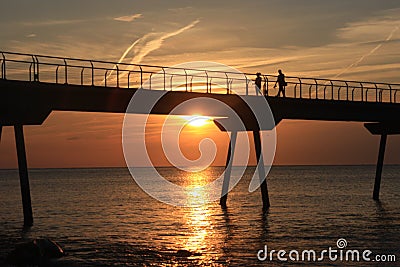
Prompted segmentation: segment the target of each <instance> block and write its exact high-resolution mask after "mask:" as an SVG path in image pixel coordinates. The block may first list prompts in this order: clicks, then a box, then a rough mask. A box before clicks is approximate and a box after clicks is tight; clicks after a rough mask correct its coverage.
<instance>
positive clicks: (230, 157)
mask: <svg viewBox="0 0 400 267" xmlns="http://www.w3.org/2000/svg"><path fill="white" fill-rule="evenodd" d="M236 140H237V132H235V131H233V132H232V133H231V137H230V141H229V148H228V155H227V157H226V164H225V172H224V183H223V185H222V193H221V198H220V200H219V204H220V205H221V207H222V208H226V207H227V206H226V201H227V200H228V191H229V182H230V179H231V173H232V165H233V156H234V154H235V147H236Z"/></svg>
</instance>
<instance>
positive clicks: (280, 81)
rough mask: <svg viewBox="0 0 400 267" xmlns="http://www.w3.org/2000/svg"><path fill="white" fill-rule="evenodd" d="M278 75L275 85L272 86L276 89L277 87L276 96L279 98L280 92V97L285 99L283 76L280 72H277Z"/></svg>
mask: <svg viewBox="0 0 400 267" xmlns="http://www.w3.org/2000/svg"><path fill="white" fill-rule="evenodd" d="M278 73H279V75H278V79H277V80H276V82H275V85H274V88H276V84H278V85H279V91H278V94H277V95H276V96H277V97H279V96H280V95H281V92H282V96H283V97H286V94H285V87H286V85H287V83H286V81H285V74H283V73H282V70H278Z"/></svg>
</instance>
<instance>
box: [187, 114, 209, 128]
mask: <svg viewBox="0 0 400 267" xmlns="http://www.w3.org/2000/svg"><path fill="white" fill-rule="evenodd" d="M184 119H185V120H186V121H187V125H189V126H193V127H203V126H205V125H207V124H210V123H211V122H212V118H210V117H206V116H201V115H192V116H185V117H184Z"/></svg>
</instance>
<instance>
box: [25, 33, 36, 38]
mask: <svg viewBox="0 0 400 267" xmlns="http://www.w3.org/2000/svg"><path fill="white" fill-rule="evenodd" d="M26 37H27V38H35V37H36V34H34V33H31V34H28V35H26Z"/></svg>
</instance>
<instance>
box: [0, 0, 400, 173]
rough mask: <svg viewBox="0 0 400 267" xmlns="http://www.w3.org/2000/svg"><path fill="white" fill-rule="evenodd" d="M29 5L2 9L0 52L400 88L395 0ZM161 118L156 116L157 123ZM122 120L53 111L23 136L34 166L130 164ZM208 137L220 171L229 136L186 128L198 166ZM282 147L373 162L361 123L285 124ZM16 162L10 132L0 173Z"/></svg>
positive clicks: (307, 156) (286, 152) (337, 160)
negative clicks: (208, 64)
mask: <svg viewBox="0 0 400 267" xmlns="http://www.w3.org/2000/svg"><path fill="white" fill-rule="evenodd" d="M56 2H57V3H56ZM300 2H301V3H300ZM23 6H24V8H21V5H16V4H15V3H14V2H12V1H9V2H7V3H3V5H2V8H1V10H0V21H1V22H2V23H1V24H0V29H1V30H0V40H1V42H0V50H9V51H18V52H26V53H38V54H50V55H57V56H68V57H79V58H88V59H100V60H110V61H118V60H120V61H122V62H127V63H129V62H132V63H142V64H152V65H167V66H171V65H174V64H178V63H183V62H188V61H214V62H220V63H223V64H226V65H229V66H232V67H235V68H237V69H238V70H240V71H242V72H249V73H255V72H257V71H261V72H263V73H268V74H275V73H276V70H277V69H278V68H282V69H283V70H284V72H285V74H286V75H289V76H306V77H322V78H341V79H354V80H373V81H382V82H391V83H400V77H399V69H400V49H399V44H400V30H399V26H400V15H399V14H400V12H399V11H400V4H399V2H398V1H397V0H395V1H394V0H387V1H377V0H376V1H375V0H373V1H365V0H353V1H345V0H340V1H315V0H308V1H298V0H282V1H273V0H270V1H246V2H244V1H239V0H232V1H217V2H216V1H178V0H171V1H156V0H154V1H153V0H151V1H125V0H124V1H122V0H117V1H106V0H96V1H94V0H88V1H83V2H82V1H77V0H71V1H63V2H60V1H49V0H40V1H24V5H23ZM93 7H96V8H93ZM77 10H79V12H77ZM160 22H162V23H160ZM162 120H163V118H160V117H156V116H154V117H152V121H153V123H154V124H155V125H156V126H157V125H159V123H160V122H162ZM122 121H123V116H122V115H115V114H101V113H98V114H88V113H72V112H71V113H69V112H54V113H52V114H51V115H50V117H49V118H48V119H47V120H46V122H45V123H44V124H43V125H42V126H28V127H26V128H25V130H26V145H27V153H28V161H29V166H30V167H95V166H124V158H123V154H122V145H121V132H122ZM155 128H157V127H155ZM206 137H209V138H212V139H213V140H214V141H215V143H216V144H217V147H218V152H219V153H217V158H216V160H215V162H214V163H215V164H216V165H223V164H224V163H225V156H226V149H227V138H226V134H224V133H220V132H219V131H218V130H217V128H216V127H214V126H213V125H207V126H206V127H200V128H196V129H191V130H190V129H186V130H184V131H183V132H182V134H181V147H182V150H183V152H184V154H185V155H187V156H188V157H189V158H195V157H197V156H198V155H199V154H198V153H199V152H198V143H199V141H200V140H201V139H202V138H206ZM149 138H151V139H152V143H151V145H152V148H151V154H154V156H153V157H152V158H153V160H154V162H155V163H156V164H157V165H166V164H167V162H166V160H165V159H164V158H163V157H162V156H161V157H160V156H159V151H160V144H159V142H158V141H157V140H159V130H157V129H154V132H152V133H151V134H149ZM277 138H278V143H277V151H276V158H275V164H375V162H376V158H377V151H378V145H379V139H378V138H377V137H374V136H371V135H370V134H369V133H368V132H367V131H366V130H365V129H364V128H363V126H362V124H361V123H337V122H310V121H284V122H282V123H281V124H280V125H279V126H278V128H277ZM399 150H400V139H399V138H398V137H389V140H388V150H387V154H386V159H385V160H386V161H385V162H386V163H396V164H399V163H400V153H399V152H398V151H399ZM15 154H16V153H15V142H14V138H13V132H12V129H11V128H10V127H5V128H4V129H3V135H2V138H1V144H0V168H14V167H16V155H15Z"/></svg>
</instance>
